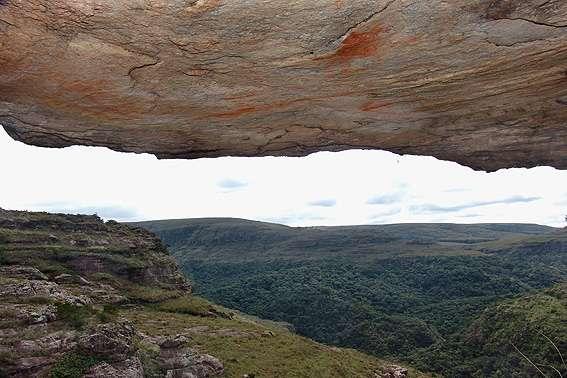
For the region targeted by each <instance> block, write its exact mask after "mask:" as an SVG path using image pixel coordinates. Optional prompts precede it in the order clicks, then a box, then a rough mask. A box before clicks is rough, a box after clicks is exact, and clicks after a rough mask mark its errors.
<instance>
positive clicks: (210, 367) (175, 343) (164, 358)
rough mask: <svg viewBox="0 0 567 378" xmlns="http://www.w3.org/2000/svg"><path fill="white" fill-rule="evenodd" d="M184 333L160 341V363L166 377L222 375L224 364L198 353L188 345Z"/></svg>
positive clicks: (203, 377) (182, 377) (194, 377)
mask: <svg viewBox="0 0 567 378" xmlns="http://www.w3.org/2000/svg"><path fill="white" fill-rule="evenodd" d="M187 342H188V339H187V338H186V337H185V336H183V335H176V336H173V337H168V338H165V339H163V340H161V342H160V343H159V348H160V357H159V363H160V366H161V368H162V369H163V370H165V371H166V375H165V376H166V378H209V377H216V376H219V375H222V373H223V372H224V366H223V364H222V362H220V361H219V360H218V359H217V358H215V357H213V356H210V355H208V354H201V355H200V354H198V353H197V352H196V351H194V350H191V349H189V348H188V346H187Z"/></svg>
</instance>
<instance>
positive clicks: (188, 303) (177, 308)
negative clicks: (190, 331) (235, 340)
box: [155, 295, 232, 319]
mask: <svg viewBox="0 0 567 378" xmlns="http://www.w3.org/2000/svg"><path fill="white" fill-rule="evenodd" d="M155 309H157V310H159V311H165V312H174V313H179V314H188V315H193V316H212V317H215V316H222V317H225V318H229V319H230V318H231V317H232V315H231V313H230V312H227V311H223V310H222V309H220V307H218V306H215V305H213V304H212V303H211V302H209V301H207V300H206V299H203V298H200V297H196V296H193V295H192V296H183V297H179V298H175V299H169V300H166V301H163V302H161V303H159V304H157V305H156V306H155Z"/></svg>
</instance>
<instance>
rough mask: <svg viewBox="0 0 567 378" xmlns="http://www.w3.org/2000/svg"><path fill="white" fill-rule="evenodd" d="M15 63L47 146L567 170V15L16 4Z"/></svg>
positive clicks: (555, 4) (13, 91)
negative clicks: (416, 158)
mask: <svg viewBox="0 0 567 378" xmlns="http://www.w3.org/2000/svg"><path fill="white" fill-rule="evenodd" d="M0 51H1V54H0V123H1V124H3V125H4V127H5V129H6V130H7V131H8V133H9V134H10V135H11V136H12V137H14V138H16V139H18V140H21V141H24V142H26V143H29V144H35V145H40V146H50V147H62V146H68V145H72V144H84V145H98V146H107V147H110V148H112V149H115V150H120V151H134V152H150V153H154V154H156V155H157V156H158V157H162V158H196V157H203V156H206V157H215V156H226V155H241V156H264V155H304V154H307V153H310V152H314V151H320V150H342V149H348V148H380V149H386V150H390V151H393V152H397V153H411V154H419V155H432V156H436V157H439V158H442V159H448V160H454V161H457V162H459V163H462V164H465V165H468V166H471V167H473V168H477V169H486V170H494V169H498V168H502V167H519V166H523V167H529V166H535V165H552V166H555V167H557V168H563V169H564V168H567V153H566V151H567V128H565V123H566V122H567V66H566V62H567V3H566V2H565V1H563V0H472V1H471V0H454V1H443V0H432V1H427V2H420V1H414V0H358V1H343V0H322V1H316V2H313V1H295V2H281V1H259V0H254V1H251V2H250V1H249V2H242V1H238V0H198V1H194V0H192V1H169V2H163V1H162V2H160V1H144V2H141V1H140V2H120V1H111V0H93V1H89V2H80V1H71V0H2V1H0Z"/></svg>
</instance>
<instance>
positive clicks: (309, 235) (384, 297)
mask: <svg viewBox="0 0 567 378" xmlns="http://www.w3.org/2000/svg"><path fill="white" fill-rule="evenodd" d="M141 225H142V226H144V227H147V228H148V229H150V230H152V231H154V232H156V233H157V234H158V235H159V236H160V237H161V238H162V239H163V241H164V242H165V243H167V244H169V245H170V248H171V251H172V253H173V254H174V256H175V257H176V258H177V260H178V261H179V263H180V265H181V266H182V268H183V269H184V271H185V272H186V273H187V274H188V275H189V276H190V278H191V279H192V280H193V282H194V284H195V290H196V292H198V293H200V294H201V295H203V296H205V297H206V298H209V299H211V300H213V301H215V302H217V303H222V304H223V305H225V306H228V307H231V308H236V309H238V310H241V311H244V312H246V313H250V314H253V315H257V316H259V317H262V318H267V319H272V320H276V321H285V322H289V323H291V324H292V325H293V326H294V327H295V328H296V330H297V331H298V332H299V333H300V334H302V335H305V336H308V337H312V338H314V339H315V340H318V341H321V342H325V343H328V344H335V345H340V346H346V347H352V348H356V349H359V350H362V351H365V352H369V353H372V354H375V355H378V356H389V357H391V358H396V359H403V360H406V361H411V362H413V363H416V364H418V366H419V367H420V368H421V369H424V370H432V371H436V372H443V373H445V374H447V375H448V376H467V374H473V373H475V374H477V375H478V374H480V375H479V376H490V375H495V376H498V374H500V373H498V372H499V371H502V369H503V368H504V367H509V368H512V367H513V366H516V367H517V369H519V371H524V370H526V369H527V368H528V367H527V366H526V365H525V364H523V363H521V361H522V360H523V359H522V357H521V356H520V355H519V354H518V353H517V352H516V351H511V350H510V349H509V348H495V349H494V353H493V354H492V358H493V360H490V361H488V360H486V358H488V357H487V356H489V355H490V353H489V351H488V350H484V349H479V348H478V347H477V350H480V352H479V353H480V354H478V355H475V356H472V355H470V356H469V355H463V354H461V352H463V351H465V350H466V345H465V344H463V342H462V337H464V336H463V335H465V334H467V332H468V330H469V327H472V324H477V322H478V321H479V320H478V319H480V318H479V317H482V316H483V314H484V313H485V311H488V310H486V309H487V308H493V307H492V306H496V305H497V304H498V303H507V302H502V301H508V300H512V298H516V297H518V296H521V295H526V294H528V295H531V294H529V293H534V292H537V291H538V290H541V289H545V288H547V287H551V286H553V285H555V284H557V283H559V282H563V281H565V280H566V279H567V274H566V272H567V233H565V232H564V231H559V230H556V229H552V228H549V227H544V226H537V225H514V224H486V225H450V224H418V225H387V226H360V227H312V228H299V229H298V228H290V227H285V226H280V225H271V224H266V223H260V222H250V221H243V220H235V219H203V220H175V221H157V222H144V223H142V224H141ZM534 295H536V294H534ZM538 309H539V310H538V311H542V312H545V311H548V310H549V311H552V310H553V311H554V309H555V310H557V309H556V308H555V307H553V306H552V307H548V306H540V307H538ZM526 311H527V313H526V314H525V315H526V316H528V314H531V312H532V311H536V308H535V307H534V308H526ZM530 316H531V315H530ZM503 325H504V323H500V324H499V326H503ZM520 330H521V327H520V325H519V324H515V328H510V329H509V331H510V332H511V333H514V332H520ZM546 332H547V333H549V334H556V335H557V337H559V338H561V337H562V338H563V339H567V332H566V331H565V329H561V328H560V327H557V323H553V324H552V325H550V327H549V329H548V330H547V331H546ZM547 333H546V335H547ZM532 336H533V335H532ZM506 337H511V336H510V335H509V334H507V335H506ZM530 337H531V336H530ZM549 337H551V336H549ZM532 339H533V337H532ZM540 339H541V336H538V337H537V340H540ZM534 340H535V339H534ZM518 344H521V345H517V347H518V348H520V350H521V347H523V345H524V344H522V343H518ZM467 345H468V344H467ZM525 349H526V350H527V351H530V353H534V356H540V355H539V354H535V352H534V351H533V349H530V348H525ZM542 350H543V349H542ZM434 351H435V353H433V352H434ZM436 351H439V352H438V353H437V352H436ZM522 351H523V350H522ZM463 353H464V352H463ZM428 355H431V356H434V357H431V358H426V356H428ZM510 356H512V357H510ZM509 358H510V359H511V361H512V362H510V361H509ZM483 359H484V360H483ZM541 361H549V360H545V359H541ZM514 363H516V365H514ZM542 363H545V362H542ZM479 366H485V367H484V368H483V369H484V370H482V369H480V370H479ZM459 369H460V370H459Z"/></svg>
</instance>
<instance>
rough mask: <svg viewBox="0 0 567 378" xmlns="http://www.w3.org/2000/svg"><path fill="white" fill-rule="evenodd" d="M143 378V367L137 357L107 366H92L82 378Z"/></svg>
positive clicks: (106, 364) (105, 363) (102, 364)
mask: <svg viewBox="0 0 567 378" xmlns="http://www.w3.org/2000/svg"><path fill="white" fill-rule="evenodd" d="M108 377H112V378H143V377H144V367H143V366H142V362H141V361H140V359H139V358H138V357H132V358H128V359H127V360H124V361H122V362H118V363H114V364H109V363H107V362H102V363H100V364H97V365H95V366H93V367H92V368H91V369H89V371H88V372H87V373H86V374H85V375H84V376H83V378H108Z"/></svg>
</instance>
